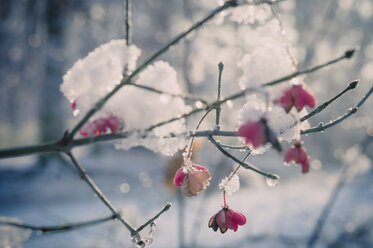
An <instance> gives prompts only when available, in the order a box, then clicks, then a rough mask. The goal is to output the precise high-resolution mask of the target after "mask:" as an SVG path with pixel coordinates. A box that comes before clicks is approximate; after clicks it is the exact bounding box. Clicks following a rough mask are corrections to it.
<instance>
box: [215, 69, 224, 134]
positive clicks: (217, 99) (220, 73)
mask: <svg viewBox="0 0 373 248" xmlns="http://www.w3.org/2000/svg"><path fill="white" fill-rule="evenodd" d="M218 68H219V76H218V96H217V97H216V102H217V103H220V95H221V76H222V74H223V69H224V64H223V63H222V62H220V63H219V64H218ZM220 111H221V106H220V104H217V106H216V128H217V129H218V130H219V129H220Z"/></svg>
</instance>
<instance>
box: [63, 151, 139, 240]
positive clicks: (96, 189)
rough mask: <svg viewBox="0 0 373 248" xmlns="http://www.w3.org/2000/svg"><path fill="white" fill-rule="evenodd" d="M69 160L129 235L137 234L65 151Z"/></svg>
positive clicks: (82, 168) (73, 158)
mask: <svg viewBox="0 0 373 248" xmlns="http://www.w3.org/2000/svg"><path fill="white" fill-rule="evenodd" d="M66 154H67V155H68V156H69V158H70V159H71V161H72V162H73V165H74V167H75V168H76V169H77V171H78V172H79V175H80V177H81V178H82V179H83V180H84V181H85V182H86V183H87V184H88V185H89V187H91V189H92V190H93V191H94V192H95V194H96V195H97V196H98V197H99V198H100V200H101V201H102V202H103V203H104V204H105V205H106V206H107V207H108V208H109V209H110V211H111V212H112V213H113V215H114V218H117V219H118V220H119V221H120V222H122V224H123V225H124V226H125V227H126V228H127V229H128V230H129V231H130V233H131V236H134V235H136V234H137V232H136V230H135V228H133V227H132V226H131V224H130V223H128V222H127V221H126V220H125V219H124V218H123V216H122V215H121V214H120V213H119V212H118V211H117V210H116V209H115V208H114V206H113V205H112V204H111V202H110V201H109V200H108V199H107V198H106V196H105V195H104V193H103V192H102V191H101V189H100V188H99V187H98V186H97V185H96V183H95V182H94V181H93V179H92V178H91V177H90V176H89V175H88V174H87V171H86V170H85V169H84V167H83V166H81V165H80V164H79V162H78V161H77V160H76V159H75V157H74V156H73V155H72V153H71V152H70V153H66Z"/></svg>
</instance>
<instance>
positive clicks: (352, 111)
mask: <svg viewBox="0 0 373 248" xmlns="http://www.w3.org/2000/svg"><path fill="white" fill-rule="evenodd" d="M372 92H373V86H372V87H371V88H370V90H369V91H368V93H367V94H366V95H365V96H364V97H363V98H362V99H361V100H360V102H359V103H358V104H356V106H355V107H353V108H350V109H348V110H347V112H346V113H345V114H344V115H342V116H340V117H338V118H337V119H335V120H332V121H330V122H329V123H327V124H324V123H322V122H320V124H319V125H318V126H316V127H311V128H309V129H306V130H302V131H301V134H309V133H315V132H322V131H324V130H325V129H327V128H330V127H332V126H334V125H337V124H338V123H340V122H342V121H344V120H345V119H347V118H348V117H350V116H351V115H353V114H355V113H356V112H357V110H358V109H359V108H360V107H361V105H363V104H364V102H365V101H366V100H367V99H368V98H369V96H370V95H371V94H372Z"/></svg>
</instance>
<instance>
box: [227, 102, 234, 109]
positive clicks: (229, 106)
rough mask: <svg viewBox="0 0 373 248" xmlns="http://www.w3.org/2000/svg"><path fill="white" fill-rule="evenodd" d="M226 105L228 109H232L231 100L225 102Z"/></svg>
mask: <svg viewBox="0 0 373 248" xmlns="http://www.w3.org/2000/svg"><path fill="white" fill-rule="evenodd" d="M226 104H227V106H228V108H232V107H233V102H232V101H231V100H228V101H227V102H226Z"/></svg>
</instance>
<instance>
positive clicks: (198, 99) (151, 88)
mask: <svg viewBox="0 0 373 248" xmlns="http://www.w3.org/2000/svg"><path fill="white" fill-rule="evenodd" d="M128 85H131V86H135V87H137V88H140V89H143V90H147V91H151V92H154V93H158V94H164V95H169V96H173V97H180V98H183V99H185V100H190V101H200V102H202V103H203V104H204V105H207V101H206V100H205V99H203V98H201V97H197V96H194V95H191V94H185V93H184V94H174V93H170V92H165V91H162V90H159V89H156V88H153V87H150V86H146V85H141V84H135V83H129V84H128Z"/></svg>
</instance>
